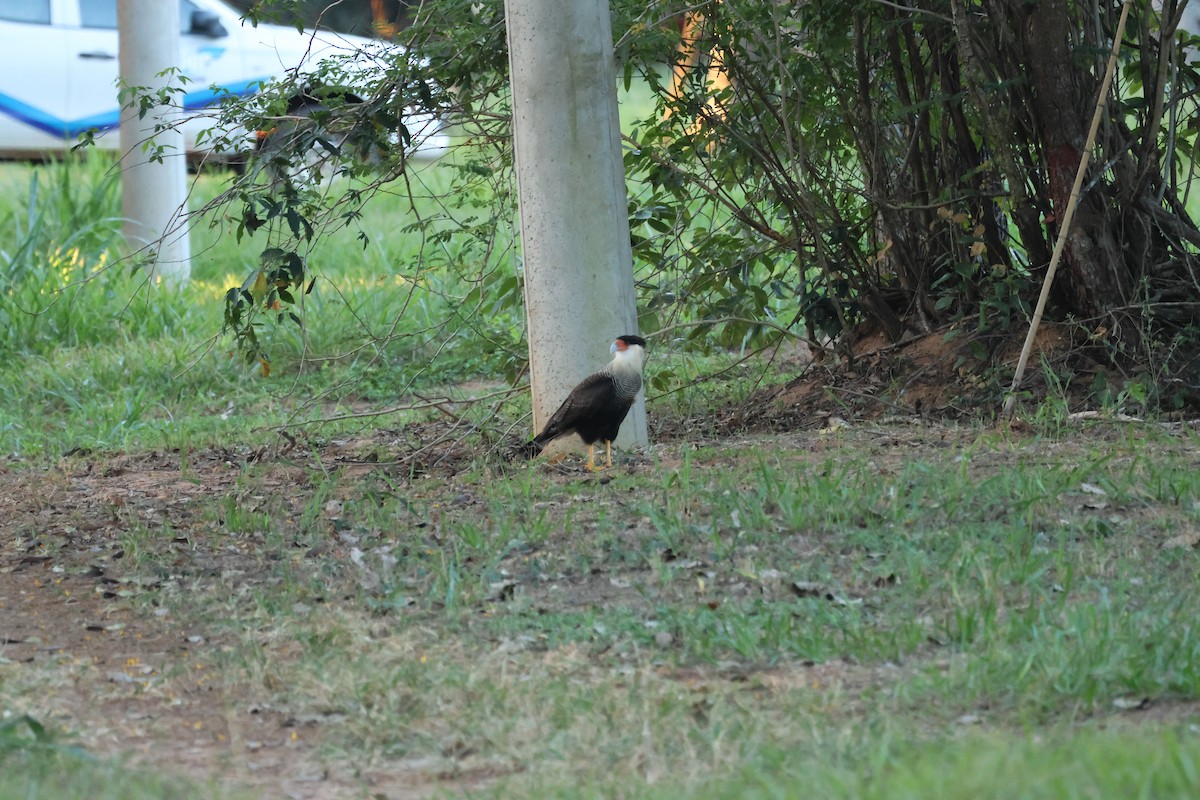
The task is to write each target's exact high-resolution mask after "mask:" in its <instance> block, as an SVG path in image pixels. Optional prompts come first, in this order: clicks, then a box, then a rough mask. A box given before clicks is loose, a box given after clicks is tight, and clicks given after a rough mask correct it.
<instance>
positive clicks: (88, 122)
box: [0, 78, 269, 139]
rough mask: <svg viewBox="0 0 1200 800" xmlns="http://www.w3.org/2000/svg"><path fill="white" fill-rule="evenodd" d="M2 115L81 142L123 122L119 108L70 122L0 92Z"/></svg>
mask: <svg viewBox="0 0 1200 800" xmlns="http://www.w3.org/2000/svg"><path fill="white" fill-rule="evenodd" d="M267 80H269V78H256V79H254V80H252V81H239V82H238V83H232V84H229V85H228V86H221V87H218V88H216V89H213V87H211V86H210V87H208V88H206V89H200V90H198V91H195V92H188V93H187V94H185V95H184V96H183V107H184V108H186V109H188V110H189V111H194V110H196V109H200V108H206V107H207V106H211V105H214V104H215V103H217V102H218V101H220V100H221V99H223V98H225V97H228V96H230V95H235V96H237V97H247V96H249V95H252V94H254V93H255V92H257V91H258V90H259V88H261V86H262V84H263V83H264V82H265V81H267ZM0 114H4V115H5V116H9V117H12V118H13V119H16V120H18V121H20V122H23V123H25V124H26V125H29V126H31V127H34V128H37V129H38V130H39V131H43V132H45V133H48V134H50V135H51V136H57V137H59V138H62V139H77V138H79V135H80V134H81V133H83V132H84V131H91V130H95V131H107V130H110V129H112V128H115V127H117V126H118V125H119V124H120V122H121V115H120V109H118V108H114V109H113V110H112V111H105V112H103V113H100V114H92V115H91V116H87V117H80V118H79V119H73V120H66V119H61V118H59V117H56V116H54V115H53V114H51V113H50V112H48V111H45V110H44V109H40V108H38V107H37V106H31V105H29V104H28V103H25V102H23V101H21V100H18V99H17V98H15V97H10V96H9V95H6V94H3V93H0Z"/></svg>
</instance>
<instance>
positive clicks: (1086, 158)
mask: <svg viewBox="0 0 1200 800" xmlns="http://www.w3.org/2000/svg"><path fill="white" fill-rule="evenodd" d="M1132 2H1133V0H1125V4H1124V5H1123V6H1121V19H1120V21H1119V22H1118V23H1117V32H1116V35H1115V36H1113V46H1112V52H1111V53H1109V54H1108V68H1107V69H1106V70H1105V71H1104V80H1103V81H1102V82H1101V83H1100V96H1099V97H1097V98H1096V113H1094V114H1093V115H1092V127H1091V129H1090V130H1089V131H1088V136H1087V144H1085V145H1084V147H1083V156H1082V158H1080V159H1079V170H1078V171H1077V172H1076V173H1075V184H1074V185H1073V186H1072V187H1071V198H1070V199H1069V200H1068V201H1067V209H1066V212H1065V213H1064V214H1063V215H1062V220H1061V222H1060V227H1059V229H1058V240H1057V241H1055V243H1054V252H1053V253H1052V254H1051V255H1050V266H1049V267H1048V268H1047V269H1046V277H1045V279H1044V280H1043V281H1042V293H1041V294H1040V295H1038V301H1037V306H1036V307H1035V308H1034V310H1033V319H1032V320H1031V321H1030V323H1029V333H1028V334H1026V336H1025V346H1024V347H1022V348H1021V357H1020V358H1019V359H1018V360H1017V371H1016V373H1015V374H1014V375H1013V381H1012V386H1010V387H1009V389H1008V397H1006V398H1005V399H1004V410H1003V412H1002V413H1003V415H1004V416H1009V415H1011V414H1012V412H1013V407H1014V406H1015V405H1016V402H1017V388H1018V387H1019V386H1020V385H1021V379H1022V378H1024V377H1025V367H1026V365H1028V363H1029V354H1030V352H1031V351H1032V350H1033V340H1034V337H1036V336H1037V330H1038V326H1039V325H1040V324H1041V322H1042V312H1044V311H1045V310H1046V298H1048V297H1049V296H1050V285H1051V283H1053V282H1054V273H1055V272H1056V271H1057V270H1058V262H1059V261H1060V260H1062V253H1063V250H1064V249H1065V247H1066V244H1067V232H1068V231H1069V230H1070V229H1071V220H1072V219H1074V218H1075V208H1076V207H1077V206H1078V205H1079V190H1080V187H1082V186H1083V177H1084V175H1085V174H1087V168H1088V163H1089V162H1090V161H1091V159H1092V145H1094V144H1095V143H1096V131H1097V130H1099V129H1100V117H1101V116H1102V115H1103V113H1104V102H1105V100H1106V98H1107V97H1108V87H1109V86H1111V85H1112V76H1113V72H1114V71H1115V70H1116V66H1117V53H1118V52H1120V50H1121V37H1122V36H1124V35H1125V20H1126V18H1128V16H1129V6H1130V5H1131V4H1132Z"/></svg>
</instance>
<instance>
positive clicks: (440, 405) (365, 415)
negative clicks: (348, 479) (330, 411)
mask: <svg viewBox="0 0 1200 800" xmlns="http://www.w3.org/2000/svg"><path fill="white" fill-rule="evenodd" d="M528 389H529V387H528V386H516V387H511V388H508V389H500V390H499V391H495V392H489V393H488V394H482V395H479V396H478V397H467V398H464V399H462V400H455V399H454V398H451V397H445V398H441V399H436V400H426V401H425V402H422V403H413V404H412V405H407V406H392V407H391V408H381V409H378V410H376V411H362V412H358V413H355V414H335V415H333V416H331V417H318V418H316V419H306V420H300V421H298V422H289V423H287V424H284V425H275V426H272V427H270V428H267V430H283V429H285V428H296V427H300V426H301V425H319V424H322V423H325V422H341V421H343V420H348V419H369V418H371V417H382V416H386V415H388V414H399V413H400V412H402V411H421V410H424V409H428V408H436V409H438V410H440V411H442V412H443V413H445V405H446V404H447V403H453V404H455V405H463V404H469V403H478V402H479V401H481V400H488V399H490V398H493V397H507V396H508V395H512V394H516V393H517V392H524V391H528Z"/></svg>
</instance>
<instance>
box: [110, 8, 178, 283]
mask: <svg viewBox="0 0 1200 800" xmlns="http://www.w3.org/2000/svg"><path fill="white" fill-rule="evenodd" d="M179 5H180V4H179V3H177V2H164V0H117V33H118V35H119V39H120V53H119V60H118V65H119V70H120V75H121V80H122V81H123V83H124V85H125V86H145V87H149V88H150V89H152V90H156V89H159V88H161V87H162V86H164V85H165V84H166V83H167V79H165V78H160V77H158V73H160V72H162V71H163V70H165V69H167V68H169V67H178V66H179V65H180V58H179ZM113 91H116V89H115V88H114V90H113ZM170 117H171V109H170V108H168V107H165V106H155V107H154V108H152V109H150V111H149V112H148V113H147V114H146V116H144V117H141V118H139V117H138V104H137V102H136V98H135V99H134V101H133V102H132V103H131V104H129V105H127V106H126V107H124V108H122V109H121V210H122V213H123V214H124V216H125V240H126V243H127V245H128V247H129V249H130V251H133V252H136V251H138V250H141V249H143V248H146V249H148V250H150V251H154V252H156V253H157V258H156V259H155V261H154V266H153V269H154V272H155V274H156V275H158V276H160V277H161V278H162V279H163V280H164V281H166V282H167V283H170V284H174V285H179V284H183V283H186V282H187V280H188V277H189V276H190V275H191V245H190V243H189V241H188V228H187V219H186V213H187V208H186V203H187V159H186V157H185V154H184V142H183V133H182V132H181V131H179V130H170V131H162V132H160V133H155V132H154V128H155V125H157V124H160V123H164V122H169V121H170ZM151 137H153V139H154V143H155V144H156V145H165V146H166V148H167V150H166V152H165V153H164V157H163V160H162V163H155V162H153V161H151V160H150V159H149V153H147V152H145V151H143V149H142V145H143V144H145V143H146V142H147V141H148V140H149V139H150V138H151Z"/></svg>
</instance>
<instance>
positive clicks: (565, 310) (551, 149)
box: [504, 0, 653, 452]
mask: <svg viewBox="0 0 1200 800" xmlns="http://www.w3.org/2000/svg"><path fill="white" fill-rule="evenodd" d="M504 8H505V16H506V18H507V22H508V51H509V67H510V75H511V79H510V80H511V83H512V97H513V129H514V138H515V150H516V167H517V189H518V199H519V203H520V215H521V244H522V251H523V254H524V261H525V308H526V314H527V315H528V320H529V365H530V374H531V379H532V384H533V421H534V427H535V428H536V429H538V430H540V429H541V427H542V426H543V425H544V424H545V423H546V420H548V419H549V418H550V415H551V414H553V413H554V411H555V410H556V409H557V408H558V405H559V404H560V403H561V402H562V401H563V399H564V398H566V396H567V393H568V392H570V391H571V389H572V388H573V387H574V386H575V384H576V383H578V382H579V381H580V380H582V379H583V378H585V377H587V375H588V374H590V373H592V372H594V371H595V370H596V369H598V368H599V367H601V366H603V365H604V364H605V363H606V362H607V361H608V359H609V358H610V357H611V356H610V354H609V352H608V346H609V344H611V342H612V340H613V339H615V338H616V337H617V336H620V335H621V334H625V333H637V306H636V297H635V295H634V286H633V254H632V252H631V250H630V244H629V214H628V208H627V199H626V193H625V171H624V167H623V165H622V160H621V140H620V125H619V122H618V117H617V80H616V70H615V67H614V62H613V41H612V20H611V19H610V17H609V10H608V2H607V0H569V2H565V3H564V2H562V0H505V3H504ZM651 363H653V362H651ZM646 442H647V432H646V407H645V402H644V400H642V399H639V400H638V402H637V404H636V405H635V406H634V407H633V409H632V410H631V411H630V412H629V416H628V417H627V418H626V419H625V423H624V425H622V427H621V436H620V438H619V439H618V443H619V444H621V445H623V446H629V445H635V444H645V443H646ZM555 444H556V445H557V448H556V447H555V446H554V445H552V446H551V447H548V448H547V452H551V451H553V450H554V449H562V448H570V447H578V446H579V440H578V439H577V438H576V437H574V436H572V437H568V438H564V439H559V440H558V442H556V443H555Z"/></svg>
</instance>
